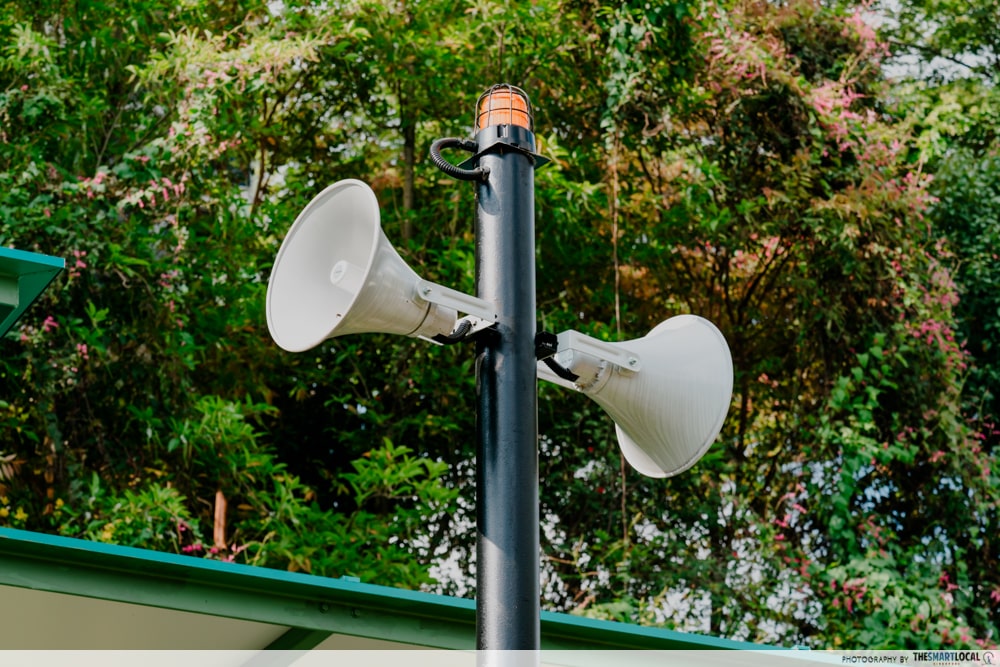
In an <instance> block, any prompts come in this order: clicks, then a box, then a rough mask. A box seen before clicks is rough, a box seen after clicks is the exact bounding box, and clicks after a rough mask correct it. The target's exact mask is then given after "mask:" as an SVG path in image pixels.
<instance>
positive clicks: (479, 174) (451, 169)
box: [430, 137, 490, 181]
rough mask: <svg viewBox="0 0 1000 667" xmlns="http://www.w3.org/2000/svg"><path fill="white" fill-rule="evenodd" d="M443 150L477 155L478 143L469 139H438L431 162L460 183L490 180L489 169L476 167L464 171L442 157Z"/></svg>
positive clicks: (433, 148)
mask: <svg viewBox="0 0 1000 667" xmlns="http://www.w3.org/2000/svg"><path fill="white" fill-rule="evenodd" d="M443 148H460V149H462V150H463V151H468V152H470V153H475V152H476V148H477V145H476V142H474V141H470V140H468V139H458V138H456V137H445V138H444V139H437V140H436V141H434V143H432V144H431V150H430V156H431V162H433V163H434V166H435V167H437V168H438V169H440V170H441V171H443V172H444V173H446V174H448V175H449V176H451V177H452V178H457V179H458V180H460V181H485V180H486V179H487V178H489V175H490V168H489V167H476V168H475V169H463V168H461V167H456V166H455V165H453V164H452V163H450V162H448V161H447V160H445V159H444V158H443V157H441V149H443Z"/></svg>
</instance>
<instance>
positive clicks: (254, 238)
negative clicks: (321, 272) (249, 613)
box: [0, 0, 1000, 648]
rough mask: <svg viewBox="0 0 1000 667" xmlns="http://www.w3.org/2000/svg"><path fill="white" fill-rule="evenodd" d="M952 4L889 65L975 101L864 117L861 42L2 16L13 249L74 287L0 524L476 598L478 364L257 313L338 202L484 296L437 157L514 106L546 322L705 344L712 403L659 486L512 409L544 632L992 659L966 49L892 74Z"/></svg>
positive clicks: (459, 354)
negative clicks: (525, 448) (58, 264)
mask: <svg viewBox="0 0 1000 667" xmlns="http://www.w3.org/2000/svg"><path fill="white" fill-rule="evenodd" d="M931 4H933V5H934V7H933V8H931V7H930V5H931ZM941 7H943V5H942V3H937V2H936V3H921V2H911V3H906V4H905V8H906V11H903V12H900V13H899V20H898V21H897V22H896V23H895V24H893V25H891V26H887V28H886V29H887V30H892V31H894V32H892V33H891V35H890V36H891V39H892V43H894V44H909V45H911V46H912V48H913V50H914V51H915V52H916V53H918V54H919V53H926V54H931V52H932V51H931V49H932V47H933V48H939V49H945V51H946V54H947V55H948V57H952V58H953V59H954V58H955V57H957V56H956V55H955V54H956V53H966V52H971V53H975V54H978V57H979V58H980V61H978V62H980V64H981V66H978V65H977V67H976V68H974V69H975V71H974V72H971V73H969V76H968V77H964V78H962V77H959V78H956V77H953V78H934V77H926V76H925V77H924V78H920V79H918V80H914V81H912V82H910V83H908V84H907V85H901V84H896V85H890V83H889V82H888V81H887V79H886V76H885V72H886V66H887V64H891V63H892V61H890V60H889V59H890V51H889V50H888V48H887V46H886V41H884V40H883V39H882V38H880V37H879V36H878V35H876V33H875V32H874V31H873V29H872V28H871V27H870V24H869V22H868V21H867V18H869V16H868V14H867V13H866V12H868V11H869V9H870V8H869V7H868V6H867V5H866V6H858V7H852V6H834V5H829V4H824V3H819V2H814V1H812V0H791V1H790V2H787V3H768V2H755V1H751V2H740V3H730V2H714V3H713V2H699V1H698V0H679V1H677V2H673V3H665V4H661V3H651V4H648V5H647V4H643V3H624V4H618V3H603V2H597V1H594V2H569V1H566V0H538V1H536V2H532V3H514V4H513V6H507V4H506V3H494V2H488V1H481V2H466V1H462V2H457V1H448V0H431V1H428V2H421V3H404V2H384V1H380V2H374V1H361V2H354V3H331V4H328V5H320V6H313V5H312V4H311V3H300V2H285V3H256V2H252V1H241V2H234V3H223V4H219V3H203V2H199V0H191V1H189V2H184V3H167V2H160V1H159V0H144V1H143V2H138V0H107V1H104V2H102V1H91V0H75V1H74V0H71V1H68V2H54V1H53V2H49V1H41V2H37V3H32V4H30V5H24V4H18V3H14V2H9V1H8V2H5V3H4V10H3V12H2V13H0V36H2V38H0V242H2V243H4V244H5V245H10V246H13V247H17V248H20V249H24V250H32V251H38V252H45V253H47V254H52V255H58V256H61V257H65V258H66V260H67V270H66V271H65V272H64V273H63V275H62V276H61V277H60V278H59V279H58V280H57V282H56V283H55V284H54V285H53V286H52V287H50V289H49V290H48V291H47V292H46V293H45V294H44V295H43V297H42V299H41V300H40V301H39V302H38V303H36V304H35V305H34V306H33V307H32V308H31V309H30V310H29V311H28V313H27V315H26V316H25V317H24V318H23V319H22V321H21V322H20V323H19V325H18V327H17V328H16V330H15V331H13V332H11V333H10V334H8V336H6V337H5V338H4V339H3V340H2V341H0V349H2V350H3V355H2V360H0V388H2V390H0V391H2V393H0V420H2V423H3V432H2V436H0V525H6V526H14V527H23V528H29V529H32V530H41V531H52V532H58V533H61V534H65V535H73V536H82V537H86V538H88V539H94V540H101V541H107V542H114V543H119V544H130V545H136V546H142V547H147V548H153V549H164V550H171V551H176V552H180V553H188V554H192V555H201V556H204V557H212V558H219V559H228V560H236V561H239V562H249V563H254V564H258V565H262V566H269V567H281V568H290V569H296V570H302V571H308V572H313V573H316V574H323V575H330V576H340V575H345V574H346V575H352V576H358V577H361V578H362V579H364V580H366V581H373V582H379V583H386V584H394V585H400V586H407V587H421V586H422V587H426V588H429V589H430V590H437V591H441V592H448V593H453V594H460V595H472V594H474V590H473V585H474V576H473V574H472V573H473V568H474V562H473V560H474V559H473V556H474V549H473V544H472V539H473V532H474V531H473V530H472V525H473V518H474V511H473V507H474V497H473V496H474V484H473V472H474V461H473V453H474V450H475V447H474V443H473V442H471V434H472V433H474V418H475V417H474V405H473V400H472V398H473V392H474V386H473V377H472V375H473V369H472V350H471V349H469V348H467V347H465V346H461V345H459V346H455V347H448V348H439V347H431V346H428V345H427V344H426V343H424V342H422V341H417V340H411V339H398V338H394V337H389V336H381V335H366V336H351V337H345V338H338V339H335V340H332V341H328V342H326V343H324V344H323V345H322V346H320V347H318V348H315V349H314V350H311V351H309V352H305V353H301V354H297V355H292V354H287V353H284V352H282V351H280V350H279V349H278V348H277V347H276V346H274V345H273V343H272V342H271V341H270V339H269V336H268V334H267V328H266V324H265V322H264V312H263V306H264V293H265V289H266V281H267V277H268V275H269V270H270V265H271V262H272V261H273V258H274V255H275V253H276V251H277V248H278V245H279V244H280V241H281V239H282V237H283V235H284V233H285V231H286V230H287V228H288V225H289V224H290V223H291V221H292V220H293V219H294V218H295V216H296V214H297V212H298V211H299V210H301V208H302V207H303V206H304V205H305V203H306V202H308V201H309V199H310V198H311V197H312V196H314V195H315V194H316V193H317V192H318V191H319V190H320V189H321V188H322V187H324V186H325V185H326V184H328V183H330V182H333V181H335V180H337V179H340V178H346V177H353V178H360V179H362V180H365V181H367V182H369V183H370V184H371V185H372V187H373V188H374V189H375V191H376V192H377V194H378V195H379V199H380V202H381V205H382V216H383V219H382V224H383V228H384V229H385V231H386V234H387V236H388V237H389V238H390V239H392V240H393V242H394V244H395V245H396V246H397V248H398V249H399V250H400V252H401V253H402V254H403V255H404V257H405V259H406V261H407V262H408V263H409V264H411V266H414V267H415V268H417V270H418V271H419V272H420V273H421V274H422V275H423V276H424V277H426V278H428V279H431V280H434V281H436V282H440V283H442V284H446V285H449V286H452V287H455V288H458V289H462V290H464V291H466V292H471V290H472V277H473V272H474V266H473V243H474V239H473V237H472V225H471V217H472V214H473V201H472V200H473V197H472V192H471V190H470V189H469V187H468V186H467V184H463V183H459V182H456V181H452V180H449V179H448V178H446V177H444V176H443V175H442V174H441V173H440V172H438V171H437V170H436V169H435V168H434V167H433V165H431V164H430V162H429V160H427V159H426V158H425V157H424V156H425V154H426V149H427V146H428V145H429V143H430V142H431V141H432V140H433V139H435V138H438V137H442V136H461V135H466V134H468V131H469V126H470V125H471V110H470V107H471V104H472V103H473V102H474V100H475V98H476V96H477V95H478V93H479V92H480V91H481V90H482V89H483V88H485V87H486V86H487V85H489V84H491V83H494V82H498V81H509V82H511V83H514V84H517V85H520V86H522V87H523V88H525V89H526V90H527V91H528V92H529V94H531V96H532V99H533V102H534V104H535V106H536V125H537V127H538V132H539V135H540V139H541V140H542V151H543V152H544V153H546V155H548V156H550V157H551V158H553V163H552V164H551V165H549V166H548V167H546V168H545V169H543V170H541V171H539V173H538V174H537V185H536V189H537V202H536V208H537V211H538V222H537V227H538V268H539V275H538V286H539V293H538V303H539V321H540V323H541V326H543V327H544V328H546V329H547V330H550V331H560V330H563V329H566V328H576V329H580V330H583V331H585V332H586V333H589V334H591V335H594V336H597V337H601V338H605V339H608V340H627V339H629V338H634V337H637V336H640V335H642V334H644V333H645V332H646V331H648V330H649V329H650V328H652V327H653V326H655V324H656V323H658V322H659V321H661V320H663V319H665V318H666V317H669V316H671V315H675V314H679V313H685V312H694V313H697V314H700V315H703V316H705V317H708V318H709V319H711V320H713V321H714V322H716V323H717V324H718V326H719V327H720V329H722V331H723V332H724V333H725V334H726V336H727V339H728V340H729V343H730V346H731V348H732V352H733V357H734V364H735V367H736V385H735V386H736V388H735V391H734V397H733V404H732V408H731V411H730V416H729V419H728V420H727V423H726V425H725V427H724V429H723V432H722V434H721V436H720V438H719V442H717V443H716V444H715V446H714V447H713V448H712V449H711V450H710V452H709V453H708V455H707V456H706V457H705V458H704V459H702V461H701V462H699V463H698V464H697V465H696V466H695V467H694V468H693V469H692V470H691V471H689V472H687V473H685V474H683V475H681V476H678V477H676V478H672V479H669V480H651V479H647V478H644V477H641V476H640V475H638V474H637V473H635V472H634V471H632V470H631V469H629V468H628V467H627V465H625V464H624V462H623V460H622V458H621V456H620V455H619V453H618V450H617V447H616V445H615V437H614V429H613V425H612V423H611V422H610V420H609V419H608V418H607V417H606V415H604V414H603V413H602V412H601V411H600V409H599V408H597V407H596V406H595V405H594V404H591V403H589V402H588V401H587V400H586V399H585V398H583V397H582V396H579V395H575V394H572V393H570V392H566V391H565V390H562V389H559V388H556V387H553V386H542V387H540V396H541V406H540V423H541V434H540V440H539V447H540V463H541V473H542V478H543V484H542V487H541V489H542V490H541V495H542V505H543V507H542V522H543V535H542V546H543V554H542V558H543V561H542V569H543V591H544V604H545V605H546V607H548V608H551V609H558V610H568V611H572V612H574V613H579V614H587V615H592V616H596V617H602V618H615V619H622V620H629V621H634V622H641V623H651V624H663V625H666V626H669V627H676V628H680V629H685V630H692V631H702V632H710V633H712V634H717V635H723V636H728V637H734V638H740V639H748V640H752V641H766V642H773V643H781V644H806V645H810V646H816V647H830V648H901V647H922V648H932V647H939V646H953V647H976V646H992V645H995V644H996V642H997V632H998V629H1000V564H998V557H1000V554H998V545H997V542H996V537H995V533H996V527H997V525H998V524H1000V522H998V517H997V512H998V499H1000V492H998V473H997V465H996V463H997V462H996V458H997V442H998V440H1000V433H998V431H997V427H996V426H995V425H994V423H995V417H996V415H997V412H998V410H1000V399H998V397H1000V370H998V366H997V362H998V361H1000V359H998V350H1000V310H998V308H1000V302H998V297H997V290H996V289H995V287H996V286H997V285H998V284H1000V269H998V268H997V267H998V266H1000V263H998V262H997V261H996V260H997V257H996V253H997V247H998V246H997V241H998V240H1000V238H998V237H1000V222H998V219H1000V218H998V216H997V213H998V211H1000V190H998V185H997V183H998V182H1000V181H998V177H1000V162H998V159H1000V158H998V155H997V146H998V144H997V140H996V129H997V128H998V127H1000V122H998V119H997V118H996V115H995V111H993V110H995V109H996V108H997V107H996V106H995V105H992V106H991V101H993V100H994V99H995V94H994V92H993V91H994V84H995V76H996V68H995V60H991V57H992V55H995V51H993V50H991V49H993V45H992V44H990V43H989V42H988V39H989V38H990V35H991V34H992V33H991V32H990V30H989V28H988V27H983V28H982V29H981V30H980V32H979V33H978V38H979V40H980V43H979V46H977V47H976V48H973V47H972V46H970V44H973V42H974V40H975V39H976V37H977V35H976V33H975V31H974V30H972V29H971V28H968V26H967V25H966V24H964V23H962V22H960V21H958V20H957V14H955V16H956V23H955V25H956V26H957V25H959V24H961V25H965V28H966V32H964V33H962V35H961V36H958V34H957V33H948V32H947V31H946V30H945V28H946V27H947V26H948V25H949V24H948V21H946V20H942V21H940V25H941V26H942V29H941V31H939V32H940V35H939V36H937V37H935V38H934V39H930V38H928V40H929V41H928V42H927V43H919V44H918V43H917V38H916V37H915V35H919V32H918V31H916V30H915V29H914V26H919V25H920V24H921V20H922V19H921V17H922V16H925V14H922V13H921V12H927V11H930V10H931V9H933V10H934V11H938V12H940V11H942V10H941ZM985 7H986V6H985V5H984V8H985ZM987 9H988V8H987ZM956 11H957V10H956ZM984 11H985V9H984ZM945 16H946V17H948V16H951V15H950V14H946V15H945ZM976 25H978V24H976ZM983 26H987V23H984V24H983ZM948 35H952V36H951V37H950V38H949V37H948ZM932 36H933V35H932ZM959 37H960V38H959ZM948 39H951V40H952V41H948ZM935 40H936V41H935ZM980 47H981V48H980ZM949 49H950V50H949ZM945 51H942V53H945ZM983 54H992V55H991V56H989V57H988V56H985V55H983ZM991 67H992V69H991ZM963 91H964V92H963Z"/></svg>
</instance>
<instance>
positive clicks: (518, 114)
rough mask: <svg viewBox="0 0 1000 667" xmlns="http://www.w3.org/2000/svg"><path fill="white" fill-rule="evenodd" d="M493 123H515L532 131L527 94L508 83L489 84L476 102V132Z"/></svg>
mask: <svg viewBox="0 0 1000 667" xmlns="http://www.w3.org/2000/svg"><path fill="white" fill-rule="evenodd" d="M494 125H515V126H517V127H523V128H524V129H526V130H528V131H529V132H532V131H534V126H535V121H534V117H533V116H532V115H531V102H530V101H529V100H528V94H527V93H525V92H524V91H523V90H521V89H520V88H518V87H517V86H512V85H510V84H509V83H498V84H496V85H494V86H491V87H490V88H489V89H488V90H487V91H486V92H485V93H483V94H482V95H480V96H479V101H478V102H476V132H479V130H481V129H483V128H486V127H491V126H494Z"/></svg>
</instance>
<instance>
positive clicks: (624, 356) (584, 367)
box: [538, 315, 733, 477]
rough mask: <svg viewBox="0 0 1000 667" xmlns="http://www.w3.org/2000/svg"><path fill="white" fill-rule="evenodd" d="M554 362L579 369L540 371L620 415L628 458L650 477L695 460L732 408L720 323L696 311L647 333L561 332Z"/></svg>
mask: <svg viewBox="0 0 1000 667" xmlns="http://www.w3.org/2000/svg"><path fill="white" fill-rule="evenodd" d="M558 338H559V347H558V350H559V351H558V352H557V354H556V355H555V357H554V359H555V361H556V362H557V363H558V364H559V365H560V366H562V367H563V368H564V369H567V370H569V371H570V372H571V373H573V374H574V375H577V376H578V377H577V379H576V380H575V381H568V380H564V379H561V378H559V377H557V376H556V375H555V374H554V373H553V372H552V371H551V370H549V368H548V367H547V366H545V365H543V364H542V363H539V366H538V369H539V377H542V378H544V379H547V380H550V381H553V382H556V383H557V384H560V385H563V386H567V387H572V388H574V389H576V390H578V391H581V392H583V393H584V394H586V395H587V396H589V397H590V398H592V399H593V400H594V401H595V402H596V403H597V404H598V405H600V406H601V407H602V408H604V410H605V412H607V413H608V414H609V415H610V416H611V418H612V419H613V420H614V421H615V428H616V430H617V432H618V444H619V446H620V447H621V450H622V454H623V455H624V456H625V459H626V460H627V461H628V462H629V464H630V465H631V466H632V467H633V468H635V469H636V470H638V471H639V472H641V473H642V474H644V475H647V476H649V477H671V476H673V475H676V474H678V473H680V472H683V471H685V470H687V469H688V468H690V467H691V466H693V465H694V464H695V463H696V462H697V461H698V459H700V458H701V457H702V456H703V455H704V454H705V452H706V451H708V448H709V447H710V446H711V445H712V443H713V442H714V441H715V438H716V437H717V436H718V435H719V432H720V431H721V430H722V424H723V422H724V421H725V419H726V413H727V412H728V411H729V403H730V400H731V398H732V392H733V360H732V356H731V355H730V352H729V346H728V345H727V344H726V339H725V338H724V337H723V335H722V332H720V331H719V330H718V329H717V328H716V327H715V325H713V324H712V323H711V322H709V321H708V320H706V319H703V318H701V317H697V316H695V315H680V316H678V317H672V318H670V319H668V320H666V321H664V322H661V323H660V324H659V325H658V326H657V327H656V328H654V329H653V330H652V331H650V332H649V333H648V334H647V335H646V336H644V337H642V338H637V339H635V340H630V341H627V342H624V343H606V342H603V341H599V340H596V339H594V338H590V337H589V336H585V335H583V334H580V333H577V332H575V331H569V332H563V333H561V334H559V337H558Z"/></svg>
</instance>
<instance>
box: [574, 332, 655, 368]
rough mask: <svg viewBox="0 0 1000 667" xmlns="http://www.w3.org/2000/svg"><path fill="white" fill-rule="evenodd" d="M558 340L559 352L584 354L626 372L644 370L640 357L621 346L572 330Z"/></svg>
mask: <svg viewBox="0 0 1000 667" xmlns="http://www.w3.org/2000/svg"><path fill="white" fill-rule="evenodd" d="M558 340H559V343H558V346H559V347H558V349H559V352H562V351H563V350H572V351H574V352H582V353H583V354H588V355H590V356H592V357H597V358H598V359H600V360H602V361H606V362H608V363H610V364H614V365H615V366H617V367H618V368H620V369H622V370H624V371H632V372H638V371H640V370H642V360H641V359H640V358H639V355H637V354H633V353H632V352H630V351H628V350H626V349H624V348H623V347H622V346H621V344H616V343H608V342H605V341H603V340H598V339H597V338H594V337H592V336H588V335H587V334H583V333H580V332H579V331H574V330H572V329H570V330H568V331H563V332H561V333H560V334H559V335H558Z"/></svg>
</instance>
